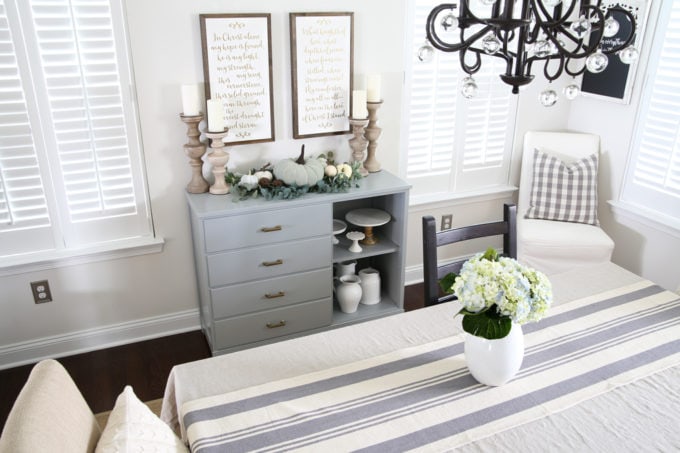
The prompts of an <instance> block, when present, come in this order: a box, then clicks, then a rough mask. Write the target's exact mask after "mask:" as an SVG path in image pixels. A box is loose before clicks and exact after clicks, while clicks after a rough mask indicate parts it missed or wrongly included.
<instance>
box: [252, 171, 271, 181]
mask: <svg viewBox="0 0 680 453" xmlns="http://www.w3.org/2000/svg"><path fill="white" fill-rule="evenodd" d="M254 176H256V177H257V180H258V181H259V180H260V179H262V178H265V179H268V180H270V181H271V180H272V178H273V175H272V172H270V171H269V170H264V171H256V172H255V175H254Z"/></svg>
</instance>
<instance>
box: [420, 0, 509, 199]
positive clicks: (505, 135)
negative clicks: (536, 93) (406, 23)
mask: <svg viewBox="0 0 680 453" xmlns="http://www.w3.org/2000/svg"><path fill="white" fill-rule="evenodd" d="M439 3H440V2H437V1H434V0H414V2H413V6H412V7H413V8H414V11H415V14H414V15H413V24H412V26H413V29H412V30H411V32H412V36H413V39H412V42H411V45H412V47H411V48H410V49H409V51H410V55H409V60H410V73H409V76H408V77H407V85H408V86H407V92H408V96H409V97H410V100H409V104H408V109H409V117H408V120H407V121H408V128H409V130H408V141H407V143H408V157H407V163H406V176H407V178H408V180H409V181H410V182H411V183H412V184H413V192H414V193H415V194H425V193H435V192H464V191H470V190H475V189H479V188H481V187H486V186H493V185H502V184H507V182H508V177H509V165H510V153H511V150H512V130H513V127H514V118H515V111H516V100H515V99H514V96H513V95H512V94H511V89H510V87H509V86H508V85H506V84H504V83H503V82H502V81H501V80H500V78H499V77H498V74H500V73H502V72H503V70H504V67H505V63H504V62H503V61H502V60H500V59H498V58H493V57H483V59H482V67H481V69H480V71H479V72H477V73H476V74H475V75H474V76H473V77H474V79H475V81H476V83H477V85H478V87H479V91H478V94H477V96H476V97H475V98H473V99H465V98H463V96H462V95H461V94H460V85H461V81H462V79H463V78H464V77H466V76H467V74H465V73H464V72H463V71H462V70H461V68H460V60H459V58H460V57H459V54H458V53H457V52H454V53H445V52H441V51H438V50H435V53H434V58H433V59H432V61H430V62H427V63H424V62H421V61H419V60H418V58H417V52H418V49H419V48H420V47H421V46H422V45H423V44H424V43H425V21H426V19H427V16H428V14H429V12H430V11H431V10H432V8H433V7H434V6H436V5H438V4H439Z"/></svg>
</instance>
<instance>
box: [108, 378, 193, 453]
mask: <svg viewBox="0 0 680 453" xmlns="http://www.w3.org/2000/svg"><path fill="white" fill-rule="evenodd" d="M139 451H149V452H173V451H175V452H187V453H188V451H189V450H188V449H187V447H186V446H185V445H184V444H183V443H182V441H181V440H180V439H179V438H178V437H177V436H176V435H175V433H174V432H173V431H172V429H170V427H169V426H168V425H166V424H165V423H164V422H163V421H162V420H161V419H160V418H158V417H157V416H156V414H154V413H153V412H151V409H149V408H148V407H147V405H146V404H144V403H142V402H141V401H139V399H137V396H136V395H135V394H134V392H133V391H132V387H130V386H129V385H128V386H126V387H125V389H124V390H123V393H121V394H120V395H118V398H117V399H116V405H115V406H114V407H113V410H112V411H111V415H109V420H108V421H107V422H106V427H105V428H104V431H103V432H102V436H101V438H100V439H99V442H98V443H97V449H96V450H95V453H109V452H139Z"/></svg>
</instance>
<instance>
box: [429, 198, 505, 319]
mask: <svg viewBox="0 0 680 453" xmlns="http://www.w3.org/2000/svg"><path fill="white" fill-rule="evenodd" d="M499 235H502V236H503V254H502V255H503V256H507V257H510V258H515V259H516V258H517V206H515V205H514V204H507V203H506V204H505V205H504V207H503V220H502V221H499V222H491V223H482V224H478V225H470V226H465V227H460V228H453V229H450V230H444V231H440V232H439V233H437V225H436V222H435V219H434V217H432V216H430V215H427V216H423V265H424V272H425V281H424V286H425V306H430V305H435V304H440V303H442V302H448V301H450V300H453V299H455V296H454V295H453V294H446V295H444V296H441V297H440V295H439V294H440V291H439V280H440V279H441V278H442V277H444V276H445V275H447V274H449V273H451V272H453V273H456V274H457V273H459V272H460V268H461V267H462V266H463V263H464V262H465V261H466V260H467V259H461V260H456V261H452V262H447V263H446V264H443V265H441V266H438V265H437V248H438V247H441V246H444V245H448V244H453V243H454V242H462V241H467V240H469V239H476V238H482V237H487V236H499Z"/></svg>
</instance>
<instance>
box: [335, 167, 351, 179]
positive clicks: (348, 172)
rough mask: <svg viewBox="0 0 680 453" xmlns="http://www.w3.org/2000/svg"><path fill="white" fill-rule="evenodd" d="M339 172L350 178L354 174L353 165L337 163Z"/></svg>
mask: <svg viewBox="0 0 680 453" xmlns="http://www.w3.org/2000/svg"><path fill="white" fill-rule="evenodd" d="M337 169H338V173H342V174H344V175H345V176H347V177H348V178H349V177H351V176H352V166H351V165H348V164H340V165H337Z"/></svg>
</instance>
